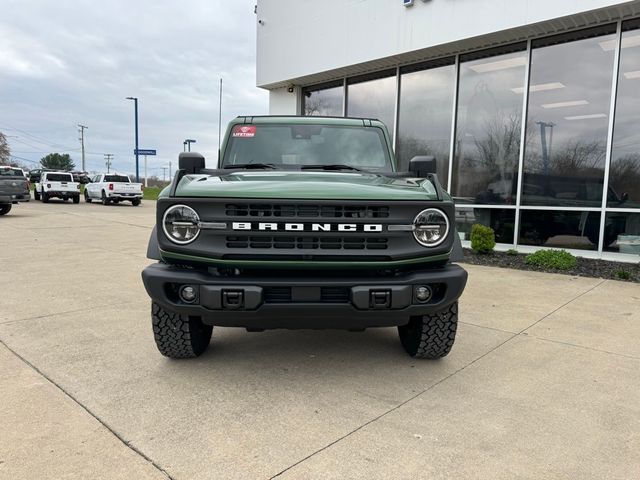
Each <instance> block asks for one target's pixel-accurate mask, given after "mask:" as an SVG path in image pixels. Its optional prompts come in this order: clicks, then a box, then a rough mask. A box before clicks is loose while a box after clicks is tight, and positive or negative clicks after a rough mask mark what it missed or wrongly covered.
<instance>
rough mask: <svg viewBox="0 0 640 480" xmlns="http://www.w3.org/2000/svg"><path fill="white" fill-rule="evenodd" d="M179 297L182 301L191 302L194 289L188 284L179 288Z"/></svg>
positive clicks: (194, 293) (193, 298)
mask: <svg viewBox="0 0 640 480" xmlns="http://www.w3.org/2000/svg"><path fill="white" fill-rule="evenodd" d="M180 298H181V299H182V301H183V302H186V303H193V302H194V301H195V299H196V289H195V288H193V287H192V286H190V285H187V286H185V287H182V288H181V289H180Z"/></svg>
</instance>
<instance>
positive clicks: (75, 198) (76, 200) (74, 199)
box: [73, 194, 80, 203]
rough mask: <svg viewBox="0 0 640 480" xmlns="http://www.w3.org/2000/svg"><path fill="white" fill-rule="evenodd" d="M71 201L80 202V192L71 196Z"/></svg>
mask: <svg viewBox="0 0 640 480" xmlns="http://www.w3.org/2000/svg"><path fill="white" fill-rule="evenodd" d="M73 203H80V194H78V195H74V196H73Z"/></svg>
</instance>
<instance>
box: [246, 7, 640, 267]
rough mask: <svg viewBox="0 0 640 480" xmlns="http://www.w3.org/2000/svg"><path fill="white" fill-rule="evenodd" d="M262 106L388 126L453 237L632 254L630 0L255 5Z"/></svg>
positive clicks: (637, 129)
mask: <svg viewBox="0 0 640 480" xmlns="http://www.w3.org/2000/svg"><path fill="white" fill-rule="evenodd" d="M256 17H257V18H256V21H257V25H256V28H257V83H258V86H260V87H262V88H265V89H267V90H269V112H270V114H283V115H332V116H351V117H368V118H378V119H380V120H382V121H383V122H384V123H385V124H386V125H387V128H388V130H389V132H390V134H391V136H392V138H393V142H394V148H395V151H396V157H397V162H398V169H399V170H406V169H407V166H408V163H409V160H410V159H411V158H412V157H413V156H415V155H433V156H435V157H436V160H437V164H438V177H439V179H440V181H441V183H442V184H443V185H444V186H445V187H446V188H447V190H448V191H449V192H450V194H451V195H452V196H453V197H454V198H455V200H456V205H457V207H456V210H457V211H456V223H457V227H458V231H459V232H460V235H461V238H462V239H463V241H465V242H467V241H468V239H469V232H470V229H471V225H472V224H474V223H480V224H484V225H489V226H491V227H492V228H493V229H494V230H495V232H496V240H497V242H498V244H499V247H502V248H514V247H515V248H517V249H518V250H521V251H531V250H533V249H538V248H541V247H553V248H565V249H568V250H570V251H573V252H574V253H576V254H579V255H582V256H589V257H598V258H613V259H620V260H630V261H636V262H637V261H638V254H639V253H640V1H633V2H614V1H607V0H413V1H411V0H324V1H322V2H312V1H310V0H259V2H258V6H257V10H256Z"/></svg>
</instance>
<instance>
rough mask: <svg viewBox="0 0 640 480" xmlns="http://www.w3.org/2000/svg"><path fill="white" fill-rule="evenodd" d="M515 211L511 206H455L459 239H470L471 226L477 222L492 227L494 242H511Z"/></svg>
mask: <svg viewBox="0 0 640 480" xmlns="http://www.w3.org/2000/svg"><path fill="white" fill-rule="evenodd" d="M515 222H516V211H515V209H513V208H509V209H507V208H477V207H472V206H461V207H460V206H459V207H456V227H457V229H458V234H459V235H460V240H471V227H472V226H473V225H474V224H476V223H479V224H480V225H484V226H486V227H491V228H493V231H494V232H495V235H496V242H498V243H508V244H513V233H514V228H515V227H514V226H515Z"/></svg>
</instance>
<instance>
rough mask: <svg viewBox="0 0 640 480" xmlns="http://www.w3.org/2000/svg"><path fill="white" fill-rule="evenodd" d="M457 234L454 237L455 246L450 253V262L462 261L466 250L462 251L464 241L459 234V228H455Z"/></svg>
mask: <svg viewBox="0 0 640 480" xmlns="http://www.w3.org/2000/svg"><path fill="white" fill-rule="evenodd" d="M453 234H454V235H455V237H454V239H453V247H451V254H450V255H449V261H450V262H461V261H462V260H463V259H464V252H463V251H462V242H461V241H460V235H458V229H457V228H454V229H453Z"/></svg>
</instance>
